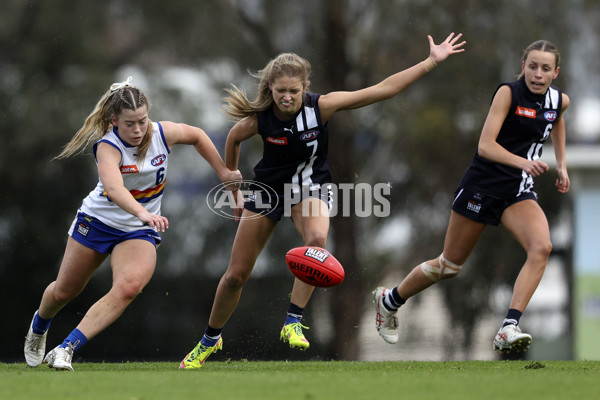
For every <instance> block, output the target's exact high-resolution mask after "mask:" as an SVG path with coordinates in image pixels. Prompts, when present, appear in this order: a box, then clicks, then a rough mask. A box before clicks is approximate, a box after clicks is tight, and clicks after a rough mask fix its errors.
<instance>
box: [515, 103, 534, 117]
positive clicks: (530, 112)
mask: <svg viewBox="0 0 600 400" xmlns="http://www.w3.org/2000/svg"><path fill="white" fill-rule="evenodd" d="M515 114H517V115H520V116H521V117H527V118H535V116H536V113H535V110H534V109H532V108H525V107H521V106H518V107H517V111H515Z"/></svg>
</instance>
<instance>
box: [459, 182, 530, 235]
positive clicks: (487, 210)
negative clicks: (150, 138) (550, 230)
mask: <svg viewBox="0 0 600 400" xmlns="http://www.w3.org/2000/svg"><path fill="white" fill-rule="evenodd" d="M537 199H538V195H537V193H536V192H534V191H530V192H524V193H521V194H520V195H519V196H517V197H513V198H510V199H502V198H497V197H494V196H489V195H485V194H481V193H479V192H476V191H473V190H469V189H465V188H461V187H459V188H458V189H456V192H455V193H454V202H453V203H452V210H453V211H454V212H456V213H458V214H460V215H462V216H463V217H467V218H469V219H471V220H473V221H476V222H482V223H484V224H488V225H493V226H498V225H500V220H501V219H502V213H504V210H506V209H507V208H508V207H510V206H512V205H513V204H515V203H518V202H520V201H523V200H535V201H536V202H537Z"/></svg>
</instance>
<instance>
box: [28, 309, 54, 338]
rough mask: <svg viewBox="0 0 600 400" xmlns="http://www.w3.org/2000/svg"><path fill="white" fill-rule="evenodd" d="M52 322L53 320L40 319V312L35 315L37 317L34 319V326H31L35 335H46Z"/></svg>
mask: <svg viewBox="0 0 600 400" xmlns="http://www.w3.org/2000/svg"><path fill="white" fill-rule="evenodd" d="M51 322H52V318H50V319H44V318H42V317H40V312H39V311H37V312H36V313H35V317H33V324H32V326H31V328H32V330H33V333H35V334H37V335H43V334H44V333H46V331H47V330H48V328H50V323H51Z"/></svg>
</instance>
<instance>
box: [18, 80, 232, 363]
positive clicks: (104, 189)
mask: <svg viewBox="0 0 600 400" xmlns="http://www.w3.org/2000/svg"><path fill="white" fill-rule="evenodd" d="M149 111H150V103H149V102H148V99H147V98H146V96H145V95H144V93H143V92H142V91H141V90H140V89H138V88H136V87H134V86H133V85H132V84H131V77H129V78H128V79H127V80H126V81H125V82H121V83H115V84H113V85H111V87H110V89H109V90H108V91H107V92H106V93H105V94H104V95H103V96H102V98H101V99H100V100H99V102H98V104H97V105H96V108H95V109H94V110H93V112H92V113H91V114H90V115H89V116H88V117H87V119H86V121H85V124H84V125H83V127H82V128H81V129H80V130H79V131H78V132H77V133H76V134H75V136H74V137H73V138H72V139H71V141H70V142H69V143H68V144H67V145H66V146H65V148H64V149H63V151H62V152H61V153H60V154H59V155H58V156H57V157H56V158H59V159H60V158H65V157H69V156H72V155H74V154H78V153H81V152H83V151H84V150H85V149H86V148H87V147H88V145H90V144H91V145H93V152H94V156H95V158H96V164H97V167H98V177H99V180H98V184H97V186H96V188H95V189H94V190H92V191H91V192H90V194H89V195H88V196H87V197H86V198H85V199H84V200H83V203H82V205H81V207H80V209H79V210H78V212H77V215H76V217H75V220H74V221H73V224H72V225H71V228H70V229H69V238H68V239H67V246H66V249H65V253H64V257H63V260H62V263H61V266H60V269H59V271H58V276H57V278H56V280H55V281H53V282H52V283H50V284H49V285H48V287H47V288H46V290H45V291H44V294H43V296H42V300H41V303H40V306H39V309H38V310H37V311H36V312H35V314H34V317H33V320H32V322H31V325H30V327H29V331H28V333H27V336H26V339H25V349H24V352H25V359H26V361H27V364H28V365H30V366H32V367H36V366H38V365H40V364H41V363H42V361H45V362H47V363H48V365H49V366H50V367H53V368H55V369H62V370H70V371H72V370H73V367H72V365H71V361H72V357H73V353H74V352H75V351H77V350H79V349H80V348H81V347H82V346H83V345H84V344H85V343H86V342H87V341H88V340H90V339H92V338H93V337H94V336H96V335H97V334H98V333H100V332H101V331H102V330H103V329H105V328H106V327H108V326H109V325H110V324H111V323H113V322H114V321H115V320H116V319H117V318H119V316H120V315H121V314H122V313H123V311H124V310H125V308H126V307H127V306H128V305H129V304H130V303H131V302H132V301H133V299H135V297H136V296H137V295H138V294H139V293H140V292H141V291H142V289H143V288H144V286H146V284H147V283H148V281H149V280H150V278H151V277H152V274H153V273H154V269H155V266H156V247H157V246H158V245H159V243H160V242H161V238H160V235H159V232H164V231H165V230H166V229H167V228H169V220H168V219H167V218H166V217H164V216H162V215H161V213H160V208H161V200H162V195H163V192H164V185H165V182H166V177H167V166H168V160H169V154H170V151H171V148H172V147H173V146H174V145H176V144H187V145H192V146H194V148H195V149H196V151H197V152H198V153H199V154H200V155H201V156H202V157H204V159H206V161H208V163H209V164H210V166H211V167H212V168H213V169H214V170H215V172H216V173H217V175H218V176H219V178H220V179H221V180H222V181H223V182H224V183H229V184H231V182H236V181H237V182H239V181H240V180H241V178H242V176H241V174H240V172H239V171H237V170H233V171H232V170H229V169H228V168H227V167H226V166H225V163H224V162H223V159H222V158H221V156H220V155H219V153H218V151H217V149H216V148H215V146H214V144H213V143H212V141H211V140H210V138H209V137H208V136H207V135H206V133H204V131H203V130H202V129H200V128H196V127H193V126H189V125H186V124H181V123H173V122H169V121H162V122H152V121H150V119H149V117H148V112H149ZM109 254H110V255H111V258H110V261H111V268H112V272H113V285H112V288H111V289H110V291H109V292H108V293H107V294H106V295H105V296H104V297H102V298H101V299H99V300H98V301H97V302H96V303H95V304H94V305H92V306H91V308H90V309H89V310H88V311H87V312H86V313H85V315H84V317H83V319H82V320H81V322H79V324H78V325H77V327H76V328H75V329H74V330H73V331H72V332H71V333H70V334H69V335H68V336H67V337H66V338H65V340H64V341H63V343H62V344H60V345H58V346H57V347H56V348H54V349H53V350H51V351H50V352H49V353H48V354H47V355H46V356H45V357H44V353H45V348H46V336H47V334H48V328H49V326H50V323H51V321H52V318H53V317H54V316H55V315H56V314H57V313H58V312H59V311H60V310H61V309H62V308H63V307H64V306H65V305H66V304H67V303H68V302H69V301H70V300H72V299H73V298H75V297H76V296H77V295H78V294H79V293H81V291H82V290H83V289H84V288H85V286H86V284H87V282H88V281H89V280H90V278H91V277H92V275H93V274H94V272H95V271H96V269H97V268H98V267H99V266H100V264H101V263H102V262H103V261H104V260H105V259H106V258H107V257H108V255H109Z"/></svg>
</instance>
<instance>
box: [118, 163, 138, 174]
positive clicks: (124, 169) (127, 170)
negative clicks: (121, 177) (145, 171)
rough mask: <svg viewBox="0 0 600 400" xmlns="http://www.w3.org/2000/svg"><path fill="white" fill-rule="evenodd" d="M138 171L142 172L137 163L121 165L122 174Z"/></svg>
mask: <svg viewBox="0 0 600 400" xmlns="http://www.w3.org/2000/svg"><path fill="white" fill-rule="evenodd" d="M138 172H140V171H139V170H138V167H137V165H135V164H134V165H123V166H122V167H121V173H122V174H137V173H138Z"/></svg>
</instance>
